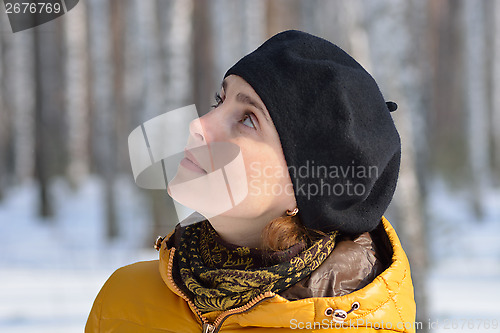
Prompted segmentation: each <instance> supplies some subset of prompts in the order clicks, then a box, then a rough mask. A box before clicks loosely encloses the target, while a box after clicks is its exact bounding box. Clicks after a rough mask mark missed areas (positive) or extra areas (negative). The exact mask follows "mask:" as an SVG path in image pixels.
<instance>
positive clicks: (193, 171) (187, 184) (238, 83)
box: [169, 75, 296, 221]
mask: <svg viewBox="0 0 500 333" xmlns="http://www.w3.org/2000/svg"><path fill="white" fill-rule="evenodd" d="M186 150H187V152H186V153H185V157H186V158H185V159H183V160H182V162H181V163H180V165H179V168H178V171H177V174H176V176H175V178H174V179H173V180H172V181H171V182H170V183H169V193H170V195H171V196H172V197H173V198H174V199H175V200H177V201H179V202H181V203H182V204H184V205H185V206H188V207H190V208H193V209H195V210H197V211H199V212H200V213H202V214H203V215H205V216H207V215H211V216H217V215H223V216H227V217H234V218H246V219H255V218H260V219H263V218H266V219H268V220H267V221H270V220H271V219H273V218H276V217H278V216H280V215H282V214H283V213H284V212H285V211H286V210H287V209H293V208H294V207H295V206H296V203H295V196H294V194H293V187H292V183H291V181H290V176H289V174H288V170H287V165H286V161H285V158H284V156H283V151H282V148H281V144H280V140H279V136H278V133H277V131H276V128H275V127H274V124H273V122H272V120H271V117H270V115H269V112H268V110H267V109H266V106H265V105H264V103H263V102H262V100H261V99H260V97H259V96H258V95H257V93H256V92H255V91H254V90H253V88H252V87H251V86H250V85H249V84H248V83H247V82H246V81H245V80H243V79H242V78H241V77H239V76H235V75H231V76H228V77H227V78H226V79H225V80H224V81H223V83H222V88H221V92H220V95H218V96H217V100H216V105H214V108H213V109H212V110H211V111H210V112H208V113H207V114H205V115H204V116H203V117H201V118H199V119H196V120H194V121H192V122H191V124H190V136H189V139H188V144H187V147H186ZM221 170H223V171H224V172H222V171H221ZM174 188H177V190H175V191H174V190H173V189H174ZM228 196H229V198H230V200H229V201H228V202H230V203H231V204H229V206H224V205H223V204H222V202H223V201H224V200H225V199H227V197H228ZM226 201H227V200H226Z"/></svg>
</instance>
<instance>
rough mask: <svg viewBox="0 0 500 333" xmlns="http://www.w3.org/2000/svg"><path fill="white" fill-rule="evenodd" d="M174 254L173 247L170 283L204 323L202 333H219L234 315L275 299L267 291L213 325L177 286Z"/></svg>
mask: <svg viewBox="0 0 500 333" xmlns="http://www.w3.org/2000/svg"><path fill="white" fill-rule="evenodd" d="M174 253H175V248H174V247H172V248H171V249H170V255H169V258H168V266H167V271H168V274H167V275H168V279H169V281H170V283H171V284H172V286H173V287H174V289H175V291H176V292H177V293H178V294H179V295H180V296H181V298H182V299H183V300H184V301H186V303H188V305H189V307H190V308H191V310H192V311H193V312H194V313H195V314H196V315H197V316H198V318H199V319H200V321H201V323H202V333H217V332H219V330H220V329H221V327H222V324H223V323H224V321H225V320H226V319H227V318H228V317H230V316H232V315H234V314H240V313H243V312H245V311H249V310H250V309H252V308H253V307H255V306H256V305H257V304H259V303H261V302H262V301H264V300H266V299H269V298H273V297H274V296H275V295H276V294H275V293H273V292H271V291H266V292H265V293H262V294H260V295H258V296H256V297H254V298H252V299H251V300H250V301H248V303H247V304H245V305H242V306H240V307H237V308H234V309H231V310H227V311H225V312H222V313H221V314H219V315H218V316H217V318H215V320H214V322H213V323H212V324H210V323H209V322H208V320H207V318H205V317H204V316H203V315H202V314H201V312H200V310H198V308H197V307H196V306H195V305H194V303H193V302H192V301H191V300H190V299H189V297H187V296H186V295H185V294H184V293H183V292H182V290H181V289H180V288H179V287H178V286H177V284H176V283H175V281H174V278H173V276H172V268H173V264H174Z"/></svg>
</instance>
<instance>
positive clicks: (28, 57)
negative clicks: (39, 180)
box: [2, 27, 35, 182]
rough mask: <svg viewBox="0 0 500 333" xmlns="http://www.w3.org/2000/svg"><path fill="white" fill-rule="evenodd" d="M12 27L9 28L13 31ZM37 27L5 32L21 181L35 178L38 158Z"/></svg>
mask: <svg viewBox="0 0 500 333" xmlns="http://www.w3.org/2000/svg"><path fill="white" fill-rule="evenodd" d="M9 30H10V27H9V28H8V29H7V30H6V31H9ZM33 31H34V29H30V30H26V31H24V32H23V33H19V34H2V35H3V38H4V39H3V41H4V42H5V45H4V46H5V53H4V54H5V58H4V64H8V65H9V66H5V70H4V73H3V75H4V78H3V79H4V82H5V85H6V86H5V90H4V93H5V97H6V101H5V103H7V105H8V108H9V109H10V110H11V112H12V125H13V128H12V140H13V148H12V151H13V160H14V161H13V170H14V179H15V180H16V181H18V182H20V181H25V180H27V179H30V178H33V176H34V168H35V159H34V157H35V156H34V154H33V151H34V149H35V136H34V133H35V113H34V106H35V104H34V103H35V92H34V90H35V81H34V75H35V72H34V56H33V54H34V39H33V38H34V36H33Z"/></svg>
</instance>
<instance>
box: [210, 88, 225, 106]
mask: <svg viewBox="0 0 500 333" xmlns="http://www.w3.org/2000/svg"><path fill="white" fill-rule="evenodd" d="M214 98H215V104H213V105H212V108H214V109H215V108H216V107H218V106H219V105H221V104H222V102H223V100H222V97H220V94H219V93H218V92H216V93H215V96H214Z"/></svg>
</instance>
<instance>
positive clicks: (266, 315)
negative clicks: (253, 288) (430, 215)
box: [160, 217, 415, 331]
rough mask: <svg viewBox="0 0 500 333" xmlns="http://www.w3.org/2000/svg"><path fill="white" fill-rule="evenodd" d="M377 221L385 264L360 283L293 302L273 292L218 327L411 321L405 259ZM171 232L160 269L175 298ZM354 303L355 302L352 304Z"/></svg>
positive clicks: (394, 237)
mask: <svg viewBox="0 0 500 333" xmlns="http://www.w3.org/2000/svg"><path fill="white" fill-rule="evenodd" d="M382 225H383V228H384V230H385V233H386V235H387V238H388V241H389V244H388V245H389V246H390V247H391V250H392V258H391V264H390V266H389V267H388V268H387V269H386V270H384V271H383V272H382V273H381V274H379V275H378V276H377V277H376V278H375V279H374V280H373V281H372V282H371V283H370V284H368V285H367V286H365V287H364V288H362V289H360V290H357V291H354V292H352V293H349V294H347V295H344V296H339V297H313V298H306V299H300V300H296V301H289V300H287V299H285V298H283V297H281V296H279V295H273V296H272V297H268V298H266V299H264V300H262V301H261V302H260V303H259V305H258V306H255V307H252V308H251V309H250V310H248V311H246V312H244V313H239V314H233V315H229V316H227V318H225V319H224V321H223V323H222V324H223V326H224V327H228V328H238V327H245V326H260V327H281V328H297V329H298V328H309V327H310V328H314V327H312V326H311V325H314V323H316V325H340V324H339V323H336V321H335V319H337V320H339V319H341V318H340V317H342V316H345V318H342V319H343V322H344V325H347V326H348V325H351V326H356V327H359V326H367V325H368V326H369V324H370V323H371V325H372V326H373V325H383V324H384V323H385V325H389V324H390V325H391V326H393V327H394V328H396V326H397V325H403V324H404V323H406V322H408V323H410V322H411V323H413V322H414V320H415V303H414V300H413V285H412V282H411V276H410V267H409V263H408V259H407V257H406V254H405V253H404V251H403V248H402V247H401V243H400V241H399V239H398V236H397V235H396V232H395V231H394V229H393V227H392V226H391V225H390V223H389V222H388V221H387V220H386V219H385V218H384V217H382ZM174 235H175V234H174V233H172V234H171V235H170V236H169V237H167V238H166V239H165V240H164V241H163V243H162V246H161V249H160V273H161V276H162V279H163V281H164V282H165V284H166V285H167V286H168V287H169V288H170V290H172V292H174V293H175V294H177V295H178V296H179V297H183V294H182V291H181V290H180V289H179V287H178V286H177V285H176V284H175V282H174V279H173V278H172V265H173V255H172V254H173V251H175V247H172V248H169V247H168V246H167V243H169V244H174V243H175V242H174V239H173V238H172V237H174ZM174 245H175V244H174ZM183 298H184V297H183ZM356 305H358V307H357V308H356ZM190 307H191V310H192V311H193V313H195V314H197V315H198V317H199V320H200V322H202V321H207V322H210V321H212V320H214V319H215V318H216V317H218V316H220V315H221V313H220V312H210V313H208V314H205V315H204V318H200V314H199V313H197V311H196V309H194V308H193V306H191V305H190ZM354 308H355V309H354ZM270 314H275V315H270ZM335 316H336V318H335ZM339 316H340V317H339ZM337 327H338V326H337ZM316 328H320V326H316ZM401 331H404V330H401ZM410 331H411V330H410Z"/></svg>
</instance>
